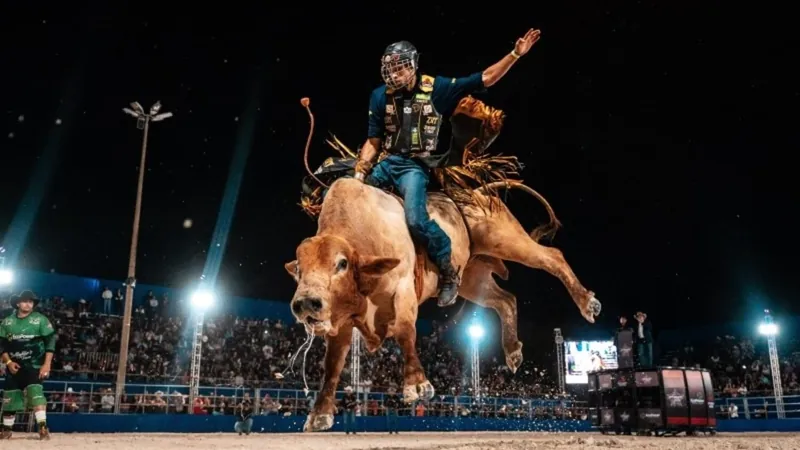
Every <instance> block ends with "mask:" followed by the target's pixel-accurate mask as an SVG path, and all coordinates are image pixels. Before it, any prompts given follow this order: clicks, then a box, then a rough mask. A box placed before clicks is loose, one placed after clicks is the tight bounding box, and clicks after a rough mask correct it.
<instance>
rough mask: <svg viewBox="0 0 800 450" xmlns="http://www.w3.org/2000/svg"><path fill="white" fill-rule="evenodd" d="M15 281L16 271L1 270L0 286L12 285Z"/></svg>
mask: <svg viewBox="0 0 800 450" xmlns="http://www.w3.org/2000/svg"><path fill="white" fill-rule="evenodd" d="M13 281H14V273H13V272H12V271H10V270H8V269H2V270H0V286H10V285H11V283H12V282H13Z"/></svg>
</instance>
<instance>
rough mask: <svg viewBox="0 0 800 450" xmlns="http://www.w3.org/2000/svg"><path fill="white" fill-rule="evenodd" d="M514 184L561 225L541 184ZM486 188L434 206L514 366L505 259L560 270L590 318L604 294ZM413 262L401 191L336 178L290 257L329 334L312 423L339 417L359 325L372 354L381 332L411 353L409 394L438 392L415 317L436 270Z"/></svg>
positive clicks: (304, 307) (516, 350) (464, 290)
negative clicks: (419, 347)
mask: <svg viewBox="0 0 800 450" xmlns="http://www.w3.org/2000/svg"><path fill="white" fill-rule="evenodd" d="M512 187H519V188H522V189H525V190H527V191H528V192H530V193H532V194H534V195H536V196H537V197H538V198H539V199H540V200H541V201H543V202H544V204H545V205H546V206H547V207H548V208H547V209H548V212H549V213H550V219H551V221H550V224H548V226H550V227H555V226H557V224H558V222H557V220H556V218H555V215H554V214H553V213H552V209H550V208H549V205H547V203H546V202H545V201H544V199H543V198H541V197H540V196H539V195H538V194H536V193H535V191H533V190H531V189H530V188H528V187H527V186H524V185H520V184H515V185H513V186H512ZM483 192H486V191H475V192H474V201H473V202H471V203H470V202H467V203H466V204H459V205H456V203H454V202H453V200H451V199H450V198H449V197H447V196H446V195H444V194H441V193H431V194H429V196H428V211H429V213H430V215H431V218H432V219H434V220H436V222H437V223H438V224H439V225H440V226H441V227H442V229H443V230H444V231H445V232H446V233H447V234H448V235H449V236H450V239H451V241H452V251H453V253H452V255H453V256H452V257H453V264H454V266H456V267H461V268H463V273H462V280H463V281H462V283H461V286H460V288H459V295H460V296H462V297H464V298H466V299H467V300H470V301H472V302H475V303H477V304H479V305H481V306H484V307H489V308H492V309H494V310H495V311H496V312H497V314H498V315H499V316H500V320H501V322H502V342H503V350H504V351H505V355H506V364H507V365H508V367H509V368H510V369H511V370H512V371H516V370H517V368H519V365H520V363H521V362H522V342H520V341H519V340H518V338H517V301H516V297H514V295H513V294H511V293H510V292H507V291H505V290H503V289H501V288H500V287H499V286H498V285H497V284H496V283H495V281H494V278H493V277H492V274H493V273H494V274H497V275H498V276H500V277H501V278H502V279H507V277H508V270H507V269H506V267H505V264H504V263H503V261H504V260H507V261H515V262H518V263H521V264H524V265H526V266H528V267H533V268H537V269H544V270H546V271H547V272H549V273H551V274H553V275H555V276H556V277H558V278H559V279H560V280H561V281H562V283H563V284H564V286H565V287H566V288H567V290H568V291H569V293H570V295H571V296H572V299H573V301H574V302H575V304H576V305H577V306H578V308H579V309H580V311H581V314H582V315H583V317H584V318H586V320H588V321H589V322H594V316H596V315H598V314H599V313H600V302H598V301H597V300H596V299H595V298H594V294H593V293H592V292H590V291H587V290H586V289H585V288H584V287H583V286H582V285H581V283H580V282H579V281H578V278H577V277H576V276H575V274H574V273H573V272H572V269H571V268H570V266H569V265H568V264H567V262H566V261H565V260H564V256H563V255H562V253H561V251H559V250H558V249H555V248H552V247H545V246H543V245H540V244H539V243H538V242H537V238H536V236H540V235H541V233H540V232H541V231H542V230H543V229H544V228H542V227H540V229H538V230H536V231H534V233H532V234H531V235H529V234H528V233H527V232H526V231H525V230H524V229H523V228H522V226H521V225H520V223H519V222H518V221H517V219H516V218H515V217H514V216H513V215H512V214H511V212H510V211H509V210H508V208H507V207H506V206H505V205H504V204H503V203H502V202H501V201H500V200H499V198H497V197H492V198H491V207H486V205H489V204H490V198H489V195H488V194H484V193H483ZM480 205H483V207H481V206H480ZM532 236H533V237H532ZM416 262H417V255H416V252H415V246H414V243H413V242H412V240H411V235H410V233H409V231H408V228H407V227H406V223H405V216H404V213H403V206H402V204H401V203H400V201H399V200H398V199H397V198H395V197H393V196H392V195H390V194H388V193H386V192H384V191H382V190H380V189H377V188H374V187H371V186H368V185H365V184H363V183H361V182H359V181H356V180H354V179H352V178H342V179H339V180H337V181H336V182H334V183H333V184H332V185H331V187H330V190H329V191H328V193H327V195H326V197H325V200H324V202H323V204H322V210H321V212H320V215H319V219H318V229H317V234H316V236H314V237H311V238H308V239H305V240H304V241H303V242H302V243H301V244H300V246H299V247H298V248H297V259H296V260H294V261H292V262H289V263H287V264H286V270H287V271H288V272H289V273H290V274H291V275H292V276H293V277H294V279H295V280H296V281H297V290H296V291H295V294H294V297H293V299H292V303H291V308H292V312H293V314H294V315H295V317H296V318H297V320H298V321H299V322H301V323H304V324H307V325H309V326H310V327H312V328H313V330H314V332H315V334H317V335H324V336H325V340H326V345H327V349H326V353H325V376H324V381H323V384H322V389H321V392H320V394H319V397H318V399H317V402H316V404H315V405H314V410H313V411H312V412H311V414H310V415H309V417H308V419H307V421H306V425H305V430H306V431H320V430H326V429H328V428H330V427H331V426H332V425H333V414H334V411H335V406H334V393H335V390H336V387H337V385H338V383H339V376H340V374H341V371H342V368H343V367H344V364H345V359H346V357H347V353H348V352H349V351H350V342H351V337H352V332H353V328H354V327H355V328H357V329H358V330H359V331H361V333H362V335H363V336H364V340H365V343H366V347H367V350H368V351H370V352H374V351H375V350H376V349H377V348H378V347H379V346H380V345H381V343H382V342H383V340H384V339H386V338H389V337H394V338H395V339H396V341H397V343H398V344H399V345H400V347H401V348H402V351H403V355H404V361H405V368H404V373H403V376H404V383H403V384H404V389H403V398H404V400H405V401H406V402H413V401H415V400H417V399H418V398H420V397H422V398H423V399H426V400H427V399H430V398H432V397H433V395H434V389H433V386H431V383H430V382H429V381H428V379H427V378H426V376H425V373H424V372H423V370H422V365H421V364H420V361H419V358H418V356H417V352H416V347H415V344H416V337H417V332H416V325H415V324H416V320H417V311H418V307H419V304H421V303H422V302H423V301H425V300H426V299H428V298H430V297H432V296H435V295H436V292H437V282H438V275H437V273H436V271H435V270H436V269H435V266H434V265H433V264H430V263H428V264H425V265H424V269H423V270H422V271H417V276H418V277H419V279H417V278H416V277H415V264H416ZM415 282H417V284H415Z"/></svg>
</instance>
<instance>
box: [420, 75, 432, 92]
mask: <svg viewBox="0 0 800 450" xmlns="http://www.w3.org/2000/svg"><path fill="white" fill-rule="evenodd" d="M420 88H421V89H423V90H431V89H433V77H431V76H428V75H423V76H422V82H421V83H420Z"/></svg>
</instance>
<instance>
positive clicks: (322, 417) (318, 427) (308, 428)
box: [303, 413, 333, 433]
mask: <svg viewBox="0 0 800 450" xmlns="http://www.w3.org/2000/svg"><path fill="white" fill-rule="evenodd" d="M332 426H333V414H314V413H311V414H310V415H309V416H308V418H307V419H306V424H305V426H303V431H304V432H307V433H308V432H313V431H325V430H330V429H331V427H332Z"/></svg>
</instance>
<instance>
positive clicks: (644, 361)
mask: <svg viewBox="0 0 800 450" xmlns="http://www.w3.org/2000/svg"><path fill="white" fill-rule="evenodd" d="M633 318H634V319H636V321H637V322H638V324H636V330H635V335H634V340H635V341H636V355H637V357H638V360H639V361H638V362H639V367H651V366H652V365H653V330H652V326H651V325H650V322H649V321H648V320H647V314H645V313H643V312H641V311H637V312H636V314H635V315H634V316H633Z"/></svg>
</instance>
